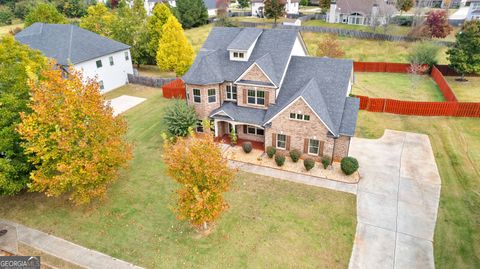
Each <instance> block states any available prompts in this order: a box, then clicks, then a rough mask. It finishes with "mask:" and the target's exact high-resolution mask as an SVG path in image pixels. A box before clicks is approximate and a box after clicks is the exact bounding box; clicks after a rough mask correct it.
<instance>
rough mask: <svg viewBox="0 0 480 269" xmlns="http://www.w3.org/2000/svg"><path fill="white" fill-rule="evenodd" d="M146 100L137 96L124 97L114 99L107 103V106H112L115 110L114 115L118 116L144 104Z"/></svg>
mask: <svg viewBox="0 0 480 269" xmlns="http://www.w3.org/2000/svg"><path fill="white" fill-rule="evenodd" d="M145 100H147V99H145V98H140V97H135V96H130V95H122V96H120V97H117V98H113V99H112V100H108V101H105V102H106V103H107V104H110V106H111V107H112V109H113V115H114V116H117V115H119V114H121V113H123V112H125V111H127V110H129V109H131V108H132V107H135V106H137V105H139V104H141V103H143V102H144V101H145Z"/></svg>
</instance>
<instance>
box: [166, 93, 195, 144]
mask: <svg viewBox="0 0 480 269" xmlns="http://www.w3.org/2000/svg"><path fill="white" fill-rule="evenodd" d="M163 119H164V121H165V125H166V126H167V130H168V133H169V134H170V135H173V136H187V135H188V132H189V131H188V130H189V129H190V128H193V127H194V126H195V125H196V124H197V114H196V113H195V109H194V108H193V107H192V106H189V105H187V103H186V102H185V101H182V100H175V102H174V103H173V104H171V105H170V106H169V107H167V109H166V112H165V116H164V117H163Z"/></svg>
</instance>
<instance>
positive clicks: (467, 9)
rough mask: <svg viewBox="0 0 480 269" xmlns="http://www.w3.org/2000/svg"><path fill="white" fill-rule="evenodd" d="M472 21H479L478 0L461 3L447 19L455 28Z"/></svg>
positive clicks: (479, 5) (479, 2)
mask: <svg viewBox="0 0 480 269" xmlns="http://www.w3.org/2000/svg"><path fill="white" fill-rule="evenodd" d="M472 20H480V0H468V1H462V4H461V6H460V8H459V9H458V10H457V11H456V12H455V13H453V14H452V15H450V17H449V18H448V21H449V22H450V24H452V25H455V26H458V25H461V24H463V23H465V21H472Z"/></svg>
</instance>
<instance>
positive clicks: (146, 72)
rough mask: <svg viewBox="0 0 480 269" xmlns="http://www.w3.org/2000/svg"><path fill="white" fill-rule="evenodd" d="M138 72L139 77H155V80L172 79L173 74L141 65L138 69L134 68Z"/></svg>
mask: <svg viewBox="0 0 480 269" xmlns="http://www.w3.org/2000/svg"><path fill="white" fill-rule="evenodd" d="M134 68H136V69H137V70H138V73H139V74H140V76H144V77H157V78H174V77H176V75H175V72H164V71H160V69H158V66H156V65H141V66H140V67H138V66H136V65H135V66H134Z"/></svg>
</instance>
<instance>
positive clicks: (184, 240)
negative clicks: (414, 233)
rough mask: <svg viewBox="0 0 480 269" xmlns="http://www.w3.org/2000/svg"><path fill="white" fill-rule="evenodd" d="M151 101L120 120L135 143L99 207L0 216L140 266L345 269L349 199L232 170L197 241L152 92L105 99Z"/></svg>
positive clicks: (32, 199)
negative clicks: (168, 166)
mask: <svg viewBox="0 0 480 269" xmlns="http://www.w3.org/2000/svg"><path fill="white" fill-rule="evenodd" d="M123 94H129V95H134V96H139V97H146V98H148V100H147V101H145V102H144V103H143V104H141V105H139V106H137V107H134V108H133V109H131V110H130V111H128V112H127V113H126V115H125V116H126V119H127V121H128V123H129V131H128V137H129V139H130V140H131V141H132V142H133V143H134V144H135V151H134V155H135V158H134V160H133V161H132V162H131V166H130V169H129V170H126V171H123V172H122V173H121V178H120V179H119V180H118V181H117V182H116V183H114V184H113V185H112V186H111V188H110V190H109V191H108V197H107V199H106V200H105V201H101V202H100V201H99V202H95V203H94V204H93V205H91V206H88V207H78V208H77V207H74V206H71V205H70V203H68V202H67V200H66V198H65V197H61V198H57V199H55V198H47V197H45V196H44V195H42V194H36V193H24V194H21V195H18V196H15V197H4V198H0V204H1V205H2V206H1V207H0V216H1V218H5V219H10V220H13V221H17V222H20V223H23V224H25V225H28V226H31V227H35V228H38V229H40V230H42V231H45V232H48V233H51V234H54V235H56V236H60V237H62V238H65V239H67V240H71V241H73V242H76V243H79V244H81V245H84V246H86V247H89V248H93V249H95V250H98V251H101V252H105V253H107V254H109V255H112V256H114V257H117V258H120V259H124V260H127V261H129V262H133V263H135V264H138V265H141V266H144V267H146V268H266V267H271V268H346V267H347V266H348V262H349V258H350V254H351V250H352V246H353V239H354V235H355V227H356V213H355V210H356V206H355V196H354V195H350V194H345V193H340V192H335V191H331V190H326V189H322V188H316V187H311V186H306V185H301V184H295V183H291V182H287V181H282V180H276V179H272V178H267V177H262V176H257V175H253V174H248V173H243V172H239V173H238V176H237V177H236V180H235V181H234V184H233V187H232V189H231V190H230V192H228V194H227V195H226V199H227V201H228V203H229V204H230V208H229V209H228V211H227V212H226V213H225V214H224V215H222V217H221V218H220V220H219V221H218V224H217V226H216V229H215V230H214V232H213V233H212V234H211V235H210V236H208V237H199V236H198V235H197V234H196V233H195V232H193V231H192V229H191V228H190V227H189V225H188V224H186V223H185V222H181V221H179V220H177V219H176V218H175V216H174V214H173V213H172V211H171V207H173V206H174V203H175V195H174V194H175V193H174V191H175V189H176V184H175V183H174V182H173V181H172V180H171V179H169V178H167V177H166V176H165V166H164V164H163V162H162V157H161V156H162V154H163V152H162V139H161V133H162V132H163V131H165V127H164V125H163V124H162V114H163V111H164V109H165V106H166V105H167V104H168V103H170V102H171V100H167V99H164V98H163V97H162V94H161V91H160V90H159V89H153V88H148V87H141V86H136V85H128V86H126V87H123V88H121V89H119V90H116V91H113V92H110V93H108V94H107V95H106V97H107V98H109V99H110V98H114V97H117V96H119V95H123Z"/></svg>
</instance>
